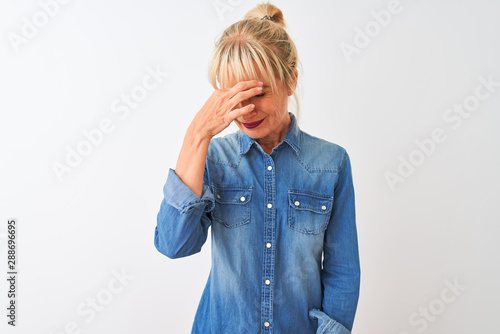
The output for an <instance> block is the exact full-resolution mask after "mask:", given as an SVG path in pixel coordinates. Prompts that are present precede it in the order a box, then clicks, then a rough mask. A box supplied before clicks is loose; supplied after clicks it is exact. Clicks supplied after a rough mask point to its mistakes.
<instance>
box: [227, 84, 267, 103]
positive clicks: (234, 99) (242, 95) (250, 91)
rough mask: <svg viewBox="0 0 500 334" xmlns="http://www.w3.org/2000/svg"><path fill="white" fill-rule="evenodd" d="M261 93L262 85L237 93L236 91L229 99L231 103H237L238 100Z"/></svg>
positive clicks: (244, 99)
mask: <svg viewBox="0 0 500 334" xmlns="http://www.w3.org/2000/svg"><path fill="white" fill-rule="evenodd" d="M259 94H262V87H260V86H259V87H254V88H251V89H248V90H245V91H242V92H239V93H236V95H234V96H233V97H232V98H230V99H229V102H230V103H231V104H234V105H237V104H238V103H240V102H243V101H246V100H248V99H249V98H251V97H253V96H256V95H259Z"/></svg>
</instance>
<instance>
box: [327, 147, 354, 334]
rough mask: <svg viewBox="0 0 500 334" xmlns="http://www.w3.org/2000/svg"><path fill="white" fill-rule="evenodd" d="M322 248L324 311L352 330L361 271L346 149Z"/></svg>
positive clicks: (351, 183) (352, 192)
mask: <svg viewBox="0 0 500 334" xmlns="http://www.w3.org/2000/svg"><path fill="white" fill-rule="evenodd" d="M323 251H324V259H323V269H322V272H321V280H322V284H323V303H322V308H323V309H322V312H324V313H325V314H326V315H327V316H328V317H329V318H331V320H333V322H330V324H331V325H332V326H333V324H335V326H337V327H338V326H340V327H342V326H343V327H345V329H347V330H348V331H351V330H352V326H353V322H354V315H355V313H356V308H357V305H358V297H359V286H360V274H361V272H360V263H359V252H358V239H357V232H356V215H355V207H354V187H353V181H352V171H351V163H350V159H349V155H348V154H347V152H345V150H344V154H343V160H342V162H341V164H340V170H339V177H338V181H337V183H336V185H335V189H334V202H333V212H332V216H331V217H330V222H329V225H328V228H327V230H326V232H325V242H324V248H323ZM323 320H328V319H323ZM341 325H342V326H341ZM321 333H323V332H321ZM325 333H344V331H343V329H342V330H341V331H340V330H339V331H331V332H330V331H327V332H325Z"/></svg>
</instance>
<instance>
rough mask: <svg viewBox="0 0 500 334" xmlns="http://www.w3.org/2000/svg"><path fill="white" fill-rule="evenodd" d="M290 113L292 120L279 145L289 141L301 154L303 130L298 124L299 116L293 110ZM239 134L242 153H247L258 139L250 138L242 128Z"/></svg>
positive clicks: (296, 151) (297, 152)
mask: <svg viewBox="0 0 500 334" xmlns="http://www.w3.org/2000/svg"><path fill="white" fill-rule="evenodd" d="M288 115H290V120H291V121H292V122H291V124H290V128H289V129H288V132H287V134H286V135H285V138H283V141H282V142H281V143H279V144H278V146H280V145H281V144H282V143H287V144H288V145H289V146H290V147H291V148H292V149H293V150H294V151H295V153H296V154H299V152H300V146H301V131H300V128H299V126H298V124H297V118H296V117H295V115H294V114H292V113H291V112H289V113H288ZM238 135H239V139H240V154H245V153H247V152H248V151H249V150H250V147H252V145H253V143H255V142H256V140H255V139H253V138H250V137H249V136H248V135H247V134H246V133H244V132H243V131H241V130H238Z"/></svg>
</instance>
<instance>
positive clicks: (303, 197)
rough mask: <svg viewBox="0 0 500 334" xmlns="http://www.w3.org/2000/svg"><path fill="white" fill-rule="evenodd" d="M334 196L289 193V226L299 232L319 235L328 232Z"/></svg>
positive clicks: (292, 191) (295, 191) (302, 192)
mask: <svg viewBox="0 0 500 334" xmlns="http://www.w3.org/2000/svg"><path fill="white" fill-rule="evenodd" d="M332 206H333V196H328V195H323V194H319V193H314V192H310V191H301V190H289V191H288V224H289V225H290V227H291V228H292V229H294V230H296V231H298V232H301V233H306V234H319V233H322V232H324V231H325V230H326V228H327V226H328V221H329V220H330V215H331V212H332Z"/></svg>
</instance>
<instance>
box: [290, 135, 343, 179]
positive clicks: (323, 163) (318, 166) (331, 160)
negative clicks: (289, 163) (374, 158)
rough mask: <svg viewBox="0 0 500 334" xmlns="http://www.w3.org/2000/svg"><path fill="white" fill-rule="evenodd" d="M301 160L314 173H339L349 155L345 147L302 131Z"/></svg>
mask: <svg viewBox="0 0 500 334" xmlns="http://www.w3.org/2000/svg"><path fill="white" fill-rule="evenodd" d="M300 159H301V160H302V161H303V163H305V164H306V165H307V167H308V169H310V170H312V171H323V172H328V171H330V172H339V171H340V170H341V169H342V167H343V166H344V163H345V160H346V159H348V155H347V151H346V149H345V148H344V147H342V146H340V145H338V144H336V143H333V142H330V141H327V140H325V139H322V138H318V137H315V136H313V135H310V134H308V133H307V132H304V131H301V149H300Z"/></svg>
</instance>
